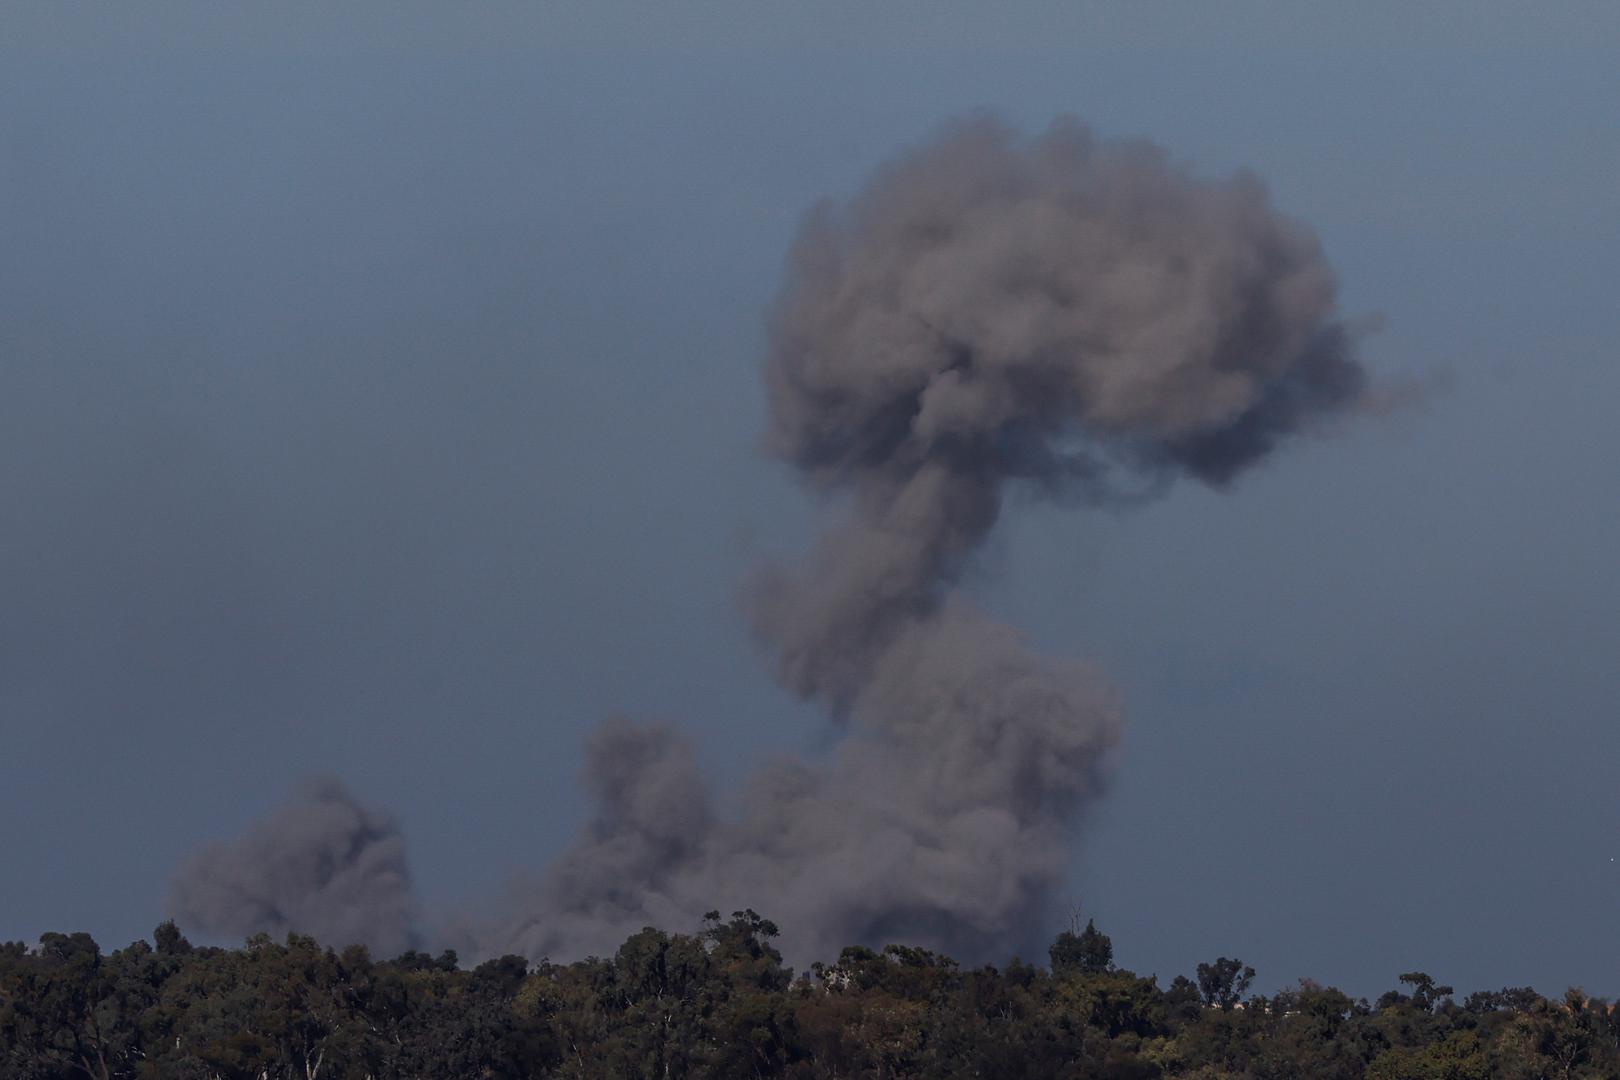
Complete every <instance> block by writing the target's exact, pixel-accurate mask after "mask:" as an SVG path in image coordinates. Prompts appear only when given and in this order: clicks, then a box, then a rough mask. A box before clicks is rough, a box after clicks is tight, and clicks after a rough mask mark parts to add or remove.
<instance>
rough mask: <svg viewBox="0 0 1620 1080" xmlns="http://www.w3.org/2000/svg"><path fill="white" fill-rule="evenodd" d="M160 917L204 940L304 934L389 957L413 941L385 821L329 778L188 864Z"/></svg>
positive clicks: (405, 880)
mask: <svg viewBox="0 0 1620 1080" xmlns="http://www.w3.org/2000/svg"><path fill="white" fill-rule="evenodd" d="M169 912H170V914H171V915H172V917H173V918H174V919H176V920H177V921H178V922H179V923H180V924H181V925H182V926H184V927H186V928H187V929H191V930H196V931H200V932H201V933H203V934H208V935H213V936H217V937H222V938H235V939H242V938H246V937H249V936H251V935H253V934H257V933H261V932H262V933H268V934H270V935H271V936H272V937H277V938H279V937H283V936H285V935H286V934H287V933H288V932H290V931H295V932H297V933H301V934H310V935H313V936H314V937H316V938H317V939H319V940H320V941H322V942H324V943H328V944H333V945H347V944H352V943H359V944H362V945H366V946H368V947H370V948H371V949H372V950H373V951H374V952H376V953H377V954H379V955H382V956H396V955H398V954H399V953H401V952H403V951H404V950H405V949H408V948H410V947H411V946H412V945H413V943H414V942H415V940H416V934H415V931H414V929H413V927H414V925H415V922H416V914H417V912H416V904H415V901H414V899H413V897H412V891H411V874H410V869H409V867H408V866H407V865H406V861H405V840H404V838H403V837H402V836H401V835H400V832H399V828H398V826H397V825H396V824H395V823H394V820H393V819H392V818H391V817H389V816H388V815H386V814H384V813H381V812H379V811H376V810H373V809H370V808H369V807H366V806H363V805H361V804H360V803H358V802H356V801H355V799H354V797H353V796H352V795H350V794H349V792H348V790H347V789H346V788H344V786H343V785H342V784H341V783H339V782H338V781H337V780H333V779H329V778H328V779H319V780H312V781H309V782H307V783H306V784H305V785H304V786H303V788H302V789H301V790H300V791H299V792H298V793H297V795H296V796H295V797H294V798H293V799H292V800H290V801H289V802H287V803H286V804H285V805H283V806H281V807H279V808H277V809H276V810H275V811H274V812H273V813H272V814H271V815H270V816H269V817H267V818H265V819H264V820H263V821H261V822H259V823H257V824H255V825H254V826H253V827H252V828H251V829H249V830H248V831H247V832H246V833H244V834H243V835H242V836H240V837H238V838H237V839H235V840H232V841H230V842H229V843H223V844H214V845H212V846H210V847H206V848H204V849H203V850H202V851H200V852H198V853H197V854H196V855H194V856H193V857H192V858H191V859H190V860H189V861H188V862H187V863H186V864H185V865H184V866H183V867H182V868H181V869H180V872H179V873H178V874H177V875H176V876H175V880H174V887H173V891H172V893H171V894H170V898H169Z"/></svg>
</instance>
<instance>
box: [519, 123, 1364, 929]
mask: <svg viewBox="0 0 1620 1080" xmlns="http://www.w3.org/2000/svg"><path fill="white" fill-rule="evenodd" d="M1334 292H1335V282H1334V277H1333V274H1332V272H1331V271H1330V270H1329V268H1328V266H1327V264H1326V262H1325V261H1324V260H1323V257H1322V253H1321V250H1320V248H1319V246H1318V244H1317V242H1316V239H1315V237H1314V236H1313V235H1312V234H1311V233H1310V231H1309V230H1307V229H1306V228H1304V227H1303V226H1301V225H1299V224H1298V223H1296V222H1293V221H1291V220H1289V219H1288V218H1286V217H1283V216H1281V215H1279V214H1278V213H1276V212H1275V211H1274V210H1272V209H1271V207H1270V205H1269V203H1268V201H1267V198H1266V193H1265V191H1264V189H1263V188H1262V187H1261V185H1260V184H1259V183H1258V182H1257V181H1256V180H1254V179H1253V178H1251V177H1248V176H1240V177H1238V178H1236V179H1233V180H1229V181H1223V182H1213V183H1212V182H1207V181H1203V180H1199V179H1197V178H1195V177H1193V176H1191V175H1190V174H1189V173H1188V172H1186V171H1185V170H1184V169H1182V168H1180V167H1178V166H1176V165H1174V164H1173V163H1171V162H1170V161H1169V160H1167V158H1166V157H1165V155H1164V153H1163V152H1162V151H1160V150H1159V149H1157V148H1156V147H1153V146H1151V145H1148V144H1145V143H1120V142H1105V141H1099V140H1097V139H1095V138H1093V137H1092V135H1091V134H1090V133H1089V132H1088V131H1087V130H1086V129H1085V128H1083V127H1081V126H1080V125H1078V124H1076V123H1073V122H1061V123H1058V124H1056V125H1054V126H1053V127H1052V128H1051V129H1050V130H1049V131H1047V132H1046V133H1045V134H1044V135H1041V136H1040V137H1038V138H1035V139H1032V140H1028V139H1023V138H1020V137H1019V136H1018V135H1017V134H1016V133H1014V132H1012V131H1010V130H1008V129H1007V128H1005V127H1003V126H1002V125H1000V124H997V123H994V122H991V121H980V122H975V123H970V124H965V125H962V126H958V127H954V128H952V129H950V130H948V131H947V132H946V133H945V134H944V135H943V136H941V137H940V138H938V139H936V140H935V141H933V142H931V143H929V144H928V145H926V146H924V147H922V148H920V149H918V150H916V151H915V152H913V153H910V154H908V155H906V156H904V157H902V158H900V159H899V160H898V161H896V162H894V163H892V164H890V165H888V166H887V167H885V168H883V169H882V170H880V171H879V173H878V174H877V175H876V176H875V177H874V179H873V180H872V181H871V183H870V184H869V185H868V186H867V188H866V189H865V190H864V191H862V192H861V193H860V194H859V195H857V196H856V197H855V199H853V200H852V201H851V202H850V203H848V204H847V205H843V206H824V207H821V208H818V209H817V210H816V211H814V212H813V213H812V214H811V215H810V217H809V218H808V219H807V220H806V222H805V223H804V225H803V227H802V229H801V231H800V235H799V237H798V240H797V242H796V244H795V246H794V249H793V252H792V256H791V258H790V262H789V268H788V278H787V282H786V285H785V286H784V288H783V291H782V294H781V296H780V298H779V300H778V302H777V305H776V308H775V311H774V312H773V314H772V317H771V323H770V328H771V346H770V354H769V356H768V358H767V361H766V368H765V382H766V388H767V392H768V399H769V406H770V424H769V428H768V431H767V436H766V442H767V446H768V448H769V450H770V452H771V453H773V454H775V455H777V456H779V457H781V458H782V459H784V460H786V461H787V462H789V463H790V464H791V465H792V466H793V467H794V468H795V469H797V470H798V471H799V473H800V474H801V475H802V476H803V477H804V478H805V480H806V481H807V482H808V483H809V484H810V485H811V486H812V487H814V488H816V489H818V490H823V491H847V492H848V493H849V495H850V498H849V499H848V501H847V507H846V508H845V509H844V510H843V512H842V513H841V514H840V516H839V517H838V518H837V519H836V520H835V521H834V522H833V523H832V524H831V525H830V526H829V527H828V529H827V530H826V532H825V533H824V534H823V535H822V536H821V538H820V539H819V540H818V541H817V543H816V544H815V545H814V547H813V549H812V550H811V551H810V552H809V554H808V555H807V556H806V557H805V558H804V559H803V561H802V562H800V563H799V564H797V565H795V566H789V567H774V568H770V569H768V570H766V571H765V572H763V573H761V574H759V575H758V577H757V579H756V580H755V581H753V582H752V583H751V585H750V588H749V590H748V593H747V606H748V610H749V613H750V615H751V617H752V620H753V624H754V626H755V628H756V630H757V632H758V635H759V638H760V640H761V641H762V642H763V643H764V644H765V645H766V646H767V647H768V648H769V649H770V651H771V652H772V653H773V655H774V656H775V658H776V661H777V665H778V670H779V672H780V677H781V680H782V683H783V685H784V686H786V687H787V688H788V689H790V690H791V691H793V692H794V693H795V694H798V695H800V696H802V697H804V698H807V699H812V700H816V701H820V702H822V703H824V704H825V705H826V707H827V708H828V709H829V710H830V711H831V712H832V713H833V714H834V715H835V716H837V717H839V718H840V719H843V720H845V721H846V722H847V724H848V728H847V731H846V733H845V734H844V736H843V737H842V739H841V741H840V742H839V744H838V746H837V748H836V750H835V751H834V753H833V755H832V760H831V761H829V762H827V763H825V764H809V763H805V762H800V761H785V762H782V763H779V764H777V765H775V766H774V767H772V768H770V769H768V770H766V771H764V772H763V773H762V774H761V775H759V776H757V777H755V778H754V780H753V783H752V785H751V787H750V790H749V793H748V798H747V802H746V807H745V813H744V815H743V816H742V818H741V819H740V820H738V821H734V822H726V821H717V820H716V819H715V818H714V817H713V816H711V814H710V813H709V811H708V808H707V799H706V796H705V795H704V789H703V786H702V784H701V782H700V780H699V778H698V777H697V776H696V774H695V773H694V772H693V770H692V765H691V757H690V753H689V751H688V750H687V749H686V748H685V747H684V746H683V745H682V744H680V743H678V742H676V741H674V740H673V737H672V736H671V735H670V733H669V732H667V731H664V730H662V729H655V730H648V731H645V732H640V733H637V732H635V731H634V730H631V729H626V728H622V727H619V728H615V729H614V730H613V732H612V733H611V735H609V736H608V737H607V738H606V740H605V741H599V742H598V743H597V746H596V751H595V752H594V753H593V754H592V756H591V759H590V769H591V776H592V778H593V782H594V783H596V784H597V785H598V786H599V787H600V788H601V789H602V790H603V791H604V792H611V797H609V798H606V799H604V800H603V801H602V803H601V810H600V812H599V817H598V819H597V821H596V822H595V823H594V824H593V825H592V827H591V829H590V830H589V832H588V834H587V835H586V836H585V837H583V838H582V839H581V840H580V842H579V843H578V845H577V846H576V848H575V849H574V850H573V851H572V852H570V853H569V854H568V856H567V857H566V858H565V859H564V860H563V861H562V863H561V864H559V866H558V867H557V868H556V869H555V870H554V871H553V872H552V873H551V874H550V875H549V876H548V877H547V878H546V879H545V880H544V881H543V882H542V884H541V886H540V888H539V889H538V890H537V891H536V892H535V893H534V894H532V895H530V896H528V897H527V898H525V900H526V907H527V911H528V917H527V918H524V919H522V920H520V921H518V922H516V923H514V924H513V927H514V928H515V929H516V930H517V932H516V933H509V934H508V935H507V936H506V937H504V938H500V937H499V936H498V937H497V939H496V940H497V944H496V947H498V948H502V949H504V948H518V949H520V950H523V951H526V952H528V953H529V954H531V955H538V954H543V953H550V954H553V955H556V954H577V953H581V952H586V951H593V950H594V951H602V950H607V949H610V948H611V947H613V945H615V944H616V943H617V942H618V941H619V940H620V939H622V938H623V936H624V935H625V934H627V933H628V932H630V931H633V930H635V929H636V928H638V927H640V926H641V925H643V924H645V923H649V922H654V923H664V924H668V923H670V922H671V921H676V922H679V921H685V922H687V923H690V922H692V921H693V920H694V919H695V918H696V917H697V914H698V913H699V912H701V911H703V910H705V909H708V908H711V907H726V906H728V905H737V906H741V905H743V904H748V905H751V906H753V907H755V908H757V909H759V910H762V911H767V912H770V913H771V914H772V915H773V916H774V917H777V918H779V919H780V920H781V921H782V923H783V925H784V926H786V927H788V928H789V932H790V933H792V934H793V935H795V938H794V940H793V941H792V943H791V946H792V951H793V952H794V953H796V954H798V955H801V956H803V955H821V956H825V955H828V954H829V953H830V952H831V951H832V950H835V949H836V948H837V947H838V946H840V945H842V944H845V943H848V942H851V941H874V940H877V939H879V938H882V937H885V936H888V935H895V936H903V937H905V938H907V939H909V940H913V941H921V942H924V943H929V944H936V945H940V946H943V947H946V948H949V949H952V950H954V951H956V952H957V953H958V954H959V955H966V956H968V957H975V958H976V957H979V956H983V955H985V954H992V953H997V952H1005V950H1006V949H1008V948H1009V947H1010V946H1016V945H1019V944H1022V942H1021V941H1020V940H1019V939H1020V937H1021V936H1022V935H1025V934H1028V933H1029V932H1030V930H1031V929H1032V928H1033V929H1035V932H1036V933H1040V932H1042V931H1041V929H1040V928H1041V927H1042V926H1043V920H1042V919H1041V915H1042V913H1043V911H1044V909H1045V908H1046V906H1047V905H1048V904H1049V902H1050V900H1051V896H1052V893H1053V891H1054V889H1055V888H1057V887H1058V886H1060V884H1061V882H1062V880H1063V876H1064V871H1065V868H1066V865H1067V856H1068V852H1069V850H1070V848H1071V845H1072V841H1073V833H1074V828H1075V826H1076V824H1077V821H1078V818H1079V816H1080V811H1081V810H1082V809H1083V807H1084V805H1085V803H1086V801H1087V800H1088V799H1089V798H1091V797H1093V796H1094V795H1095V794H1096V793H1097V792H1098V791H1099V790H1100V787H1101V776H1102V771H1103V770H1102V767H1103V764H1104V761H1105V757H1106V754H1107V752H1108V750H1109V749H1110V748H1111V747H1112V746H1113V745H1114V744H1115V741H1116V738H1117V734H1118V717H1117V713H1116V711H1115V709H1114V708H1113V706H1112V704H1111V701H1110V695H1109V692H1108V690H1107V689H1106V687H1105V685H1104V684H1103V682H1102V681H1101V680H1099V679H1098V678H1097V677H1096V676H1095V675H1094V674H1093V673H1091V672H1090V671H1089V670H1087V669H1086V668H1084V667H1082V666H1079V665H1076V664H1073V663H1068V662H1059V661H1054V660H1051V659H1048V658H1045V657H1042V656H1039V655H1037V654H1035V653H1034V652H1032V651H1031V650H1030V649H1029V648H1028V647H1027V646H1026V645H1025V644H1024V642H1023V641H1022V640H1021V638H1020V636H1019V635H1018V633H1017V632H1016V631H1014V630H1013V629H1011V628H1009V627H1007V626H1004V625H1001V624H999V623H997V622H996V621H994V620H993V619H990V618H988V617H987V616H985V615H984V614H983V613H981V612H979V611H977V610H975V609H974V607H973V606H972V605H971V604H970V603H969V602H968V601H967V600H966V599H965V598H964V597H963V596H961V595H960V594H959V593H958V592H957V591H956V590H955V588H954V585H955V582H956V581H957V579H958V576H959V575H960V574H961V572H962V571H963V569H964V567H965V566H966V565H967V563H968V562H969V560H970V559H971V558H972V556H973V554H974V552H975V551H976V550H977V549H978V547H979V546H980V544H981V543H982V542H983V540H984V539H985V536H986V534H987V533H988V532H989V531H990V529H991V528H992V527H993V526H994V524H995V522H996V519H997V517H998V516H999V514H1000V511H1001V506H1002V499H1003V495H1004V492H1005V489H1006V487H1007V485H1008V484H1009V483H1024V484H1026V485H1027V486H1029V487H1030V488H1032V489H1033V490H1035V491H1037V492H1040V493H1043V494H1047V495H1051V496H1056V497H1070V498H1077V499H1079V500H1082V501H1086V502H1108V501H1128V500H1132V499H1136V498H1141V497H1144V496H1145V495H1147V494H1151V493H1153V492H1156V491H1158V490H1160V489H1162V487H1163V486H1164V484H1165V482H1166V481H1168V480H1169V479H1172V478H1174V477H1175V476H1176V475H1179V474H1186V475H1189V476H1192V477H1194V478H1196V479H1198V480H1201V481H1203V482H1205V483H1207V484H1211V485H1214V486H1217V487H1223V486H1225V485H1227V484H1228V483H1229V482H1230V481H1232V479H1233V478H1234V477H1236V476H1237V475H1238V474H1239V473H1240V472H1242V471H1243V470H1244V469H1245V468H1247V467H1249V466H1251V465H1253V464H1255V463H1257V462H1259V461H1260V460H1262V459H1263V458H1264V457H1265V456H1266V455H1267V454H1268V453H1269V452H1270V451H1271V450H1272V449H1273V448H1274V447H1275V446H1277V444H1278V443H1280V442H1281V441H1282V440H1284V439H1285V438H1286V437H1287V436H1289V435H1291V434H1293V433H1295V432H1297V431H1300V430H1301V429H1303V428H1305V427H1307V426H1308V425H1309V424H1310V423H1311V422H1312V421H1314V420H1316V419H1317V418H1319V417H1322V416H1325V415H1328V414H1332V413H1334V412H1338V411H1341V410H1344V409H1346V408H1349V407H1350V406H1352V405H1353V404H1354V403H1355V402H1356V401H1357V399H1358V397H1359V396H1360V394H1361V392H1362V389H1363V383H1364V376H1363V371H1362V369H1361V367H1360V366H1359V365H1358V364H1357V363H1356V362H1355V361H1354V360H1353V359H1352V358H1351V356H1350V352H1349V344H1350V341H1349V335H1348V334H1347V332H1346V330H1345V328H1344V327H1343V325H1342V324H1341V323H1340V322H1339V321H1337V319H1336V318H1335V315H1334ZM627 792H644V793H645V794H640V795H638V794H627ZM675 822H679V826H678V829H679V836H678V837H677V836H674V835H671V831H672V828H675V826H674V825H673V823H675Z"/></svg>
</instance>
